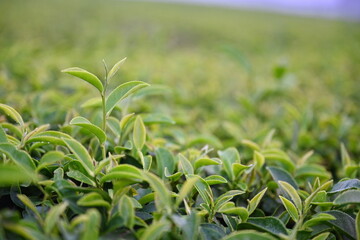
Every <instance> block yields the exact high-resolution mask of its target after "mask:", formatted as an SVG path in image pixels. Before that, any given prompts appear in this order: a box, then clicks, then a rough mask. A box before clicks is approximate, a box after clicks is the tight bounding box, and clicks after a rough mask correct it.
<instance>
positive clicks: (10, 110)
mask: <svg viewBox="0 0 360 240" xmlns="http://www.w3.org/2000/svg"><path fill="white" fill-rule="evenodd" d="M0 110H2V111H3V112H4V113H5V114H6V115H8V116H9V117H10V118H11V119H12V120H14V121H15V122H17V123H18V124H19V125H20V126H21V127H22V128H23V127H24V120H23V119H22V117H21V115H20V114H19V113H18V112H17V111H16V110H15V109H14V108H12V107H10V106H8V105H5V104H2V103H0Z"/></svg>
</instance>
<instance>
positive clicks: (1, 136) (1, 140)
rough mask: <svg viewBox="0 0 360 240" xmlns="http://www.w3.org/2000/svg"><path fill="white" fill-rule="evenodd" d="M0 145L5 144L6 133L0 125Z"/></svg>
mask: <svg viewBox="0 0 360 240" xmlns="http://www.w3.org/2000/svg"><path fill="white" fill-rule="evenodd" d="M0 143H7V137H6V133H5V131H4V129H3V128H2V126H1V125H0Z"/></svg>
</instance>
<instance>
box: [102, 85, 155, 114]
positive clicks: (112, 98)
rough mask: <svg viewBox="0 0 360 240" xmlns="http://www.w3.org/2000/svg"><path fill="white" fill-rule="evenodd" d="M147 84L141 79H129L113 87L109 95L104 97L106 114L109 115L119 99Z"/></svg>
mask: <svg viewBox="0 0 360 240" xmlns="http://www.w3.org/2000/svg"><path fill="white" fill-rule="evenodd" d="M147 86H149V84H147V83H145V82H141V81H131V82H127V83H124V84H121V85H120V86H118V87H117V88H115V89H114V90H113V91H112V92H111V93H110V94H109V96H108V97H107V98H106V107H105V111H106V114H107V115H110V113H111V111H112V110H113V109H114V107H115V106H116V104H118V103H119V102H120V101H121V100H123V99H125V98H127V97H128V96H130V95H131V94H133V93H134V92H136V91H137V90H139V89H141V88H144V87H147Z"/></svg>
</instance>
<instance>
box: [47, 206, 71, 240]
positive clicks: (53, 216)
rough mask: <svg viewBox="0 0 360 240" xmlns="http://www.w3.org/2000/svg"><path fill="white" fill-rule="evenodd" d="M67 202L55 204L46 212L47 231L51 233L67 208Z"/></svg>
mask: <svg viewBox="0 0 360 240" xmlns="http://www.w3.org/2000/svg"><path fill="white" fill-rule="evenodd" d="M67 205H68V204H67V203H66V202H64V203H60V204H59V205H56V206H53V207H52V208H51V209H50V211H49V212H48V213H47V214H46V218H45V227H44V230H45V233H46V234H50V232H51V230H52V229H53V228H54V227H55V225H56V224H57V223H58V221H59V218H60V215H61V214H62V213H63V212H64V211H65V209H66V208H67Z"/></svg>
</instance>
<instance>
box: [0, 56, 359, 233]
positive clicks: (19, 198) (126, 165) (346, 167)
mask: <svg viewBox="0 0 360 240" xmlns="http://www.w3.org/2000/svg"><path fill="white" fill-rule="evenodd" d="M124 60H125V59H123V60H121V61H119V62H118V63H116V64H115V65H114V67H112V68H111V69H110V71H108V68H107V66H106V64H105V63H104V66H105V77H104V80H103V81H101V80H100V79H99V78H98V77H97V76H96V75H94V74H93V73H90V72H88V71H86V70H84V69H81V68H68V69H65V70H63V72H65V73H68V74H70V75H73V76H75V77H77V78H80V79H82V80H84V81H86V82H88V83H89V84H91V85H92V86H93V87H95V89H96V90H97V91H98V93H99V97H97V98H94V99H90V100H89V101H87V102H86V103H85V104H84V106H86V108H87V109H90V110H89V112H88V113H87V114H89V116H91V117H83V116H75V117H74V116H73V115H74V114H76V115H77V113H73V112H72V113H71V112H69V115H68V116H69V118H72V119H71V120H69V121H67V123H65V124H63V125H62V126H59V127H58V128H51V125H50V124H45V125H36V124H35V123H34V122H31V121H24V120H23V118H22V116H21V114H19V113H18V112H17V111H16V110H15V109H14V108H12V107H11V106H8V105H5V104H0V110H1V112H2V113H3V114H4V116H6V117H7V118H6V120H4V121H2V122H1V124H0V153H1V156H0V157H1V158H0V186H1V195H0V197H1V202H2V206H1V209H2V210H1V212H0V239H114V238H123V239H144V240H145V239H206V240H207V239H227V240H228V239H289V240H290V239H317V240H319V239H359V238H360V212H359V209H360V207H359V204H360V180H358V179H357V177H358V176H359V166H358V164H357V163H356V162H355V161H353V160H352V159H351V158H350V155H349V154H348V152H347V150H346V147H345V146H344V145H341V156H342V167H343V168H342V173H341V175H342V176H343V178H342V179H341V180H339V181H336V183H334V182H333V180H332V175H331V173H329V172H328V171H327V170H326V169H325V168H324V167H323V166H322V165H320V164H318V163H316V162H312V161H310V159H311V157H312V154H313V152H312V151H310V152H308V153H306V154H305V155H303V156H300V157H298V156H296V155H295V154H293V155H289V154H288V153H287V152H286V151H285V149H281V148H279V147H278V146H276V142H275V141H274V140H273V137H274V134H275V132H274V131H273V130H271V131H270V132H269V133H268V134H266V135H264V137H263V139H260V140H259V141H258V142H254V141H252V140H249V139H242V140H241V146H242V147H241V148H236V147H228V148H226V149H218V151H215V149H212V148H210V146H208V145H205V146H203V147H202V148H198V147H197V146H199V145H201V143H202V141H200V140H197V141H195V142H194V144H183V145H182V144H177V143H176V142H175V141H173V140H171V139H169V140H166V139H163V140H162V139H159V138H158V137H156V133H154V131H156V130H157V128H154V127H153V125H154V124H160V123H164V122H165V123H172V121H171V120H169V119H170V118H168V117H162V118H159V117H158V116H157V117H155V116H154V115H153V116H152V117H151V115H150V117H149V115H143V117H142V115H141V114H134V113H130V114H129V113H127V111H126V109H127V106H128V104H129V103H131V102H130V101H131V98H132V97H134V96H135V95H136V94H139V93H141V91H144V90H145V89H146V88H145V87H148V86H149V84H147V83H145V82H142V81H131V82H126V83H123V84H121V85H119V86H118V87H116V88H115V89H113V90H111V91H109V89H108V86H109V82H110V80H111V79H112V78H113V76H114V75H115V74H116V72H117V71H118V70H119V68H120V67H121V65H122V64H123V62H124ZM140 89H142V90H140ZM142 93H143V94H145V92H142ZM145 95H146V94H145ZM90 113H91V114H90ZM164 141H165V142H164ZM239 149H241V150H240V151H239ZM242 155H243V156H245V157H244V159H242V157H241V156H242Z"/></svg>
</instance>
